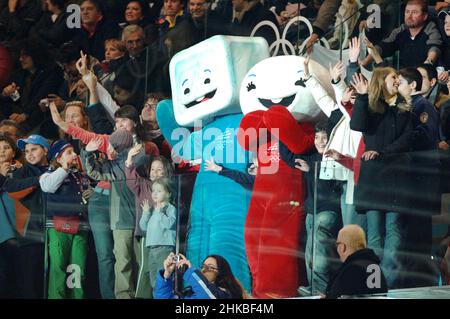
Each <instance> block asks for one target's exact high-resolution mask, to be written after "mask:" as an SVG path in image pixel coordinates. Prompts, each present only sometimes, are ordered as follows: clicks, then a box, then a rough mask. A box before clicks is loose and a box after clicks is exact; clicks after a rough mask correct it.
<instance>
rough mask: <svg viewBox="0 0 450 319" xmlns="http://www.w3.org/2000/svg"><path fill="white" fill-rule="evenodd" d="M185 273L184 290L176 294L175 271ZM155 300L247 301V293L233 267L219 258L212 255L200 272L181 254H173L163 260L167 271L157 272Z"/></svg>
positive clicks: (204, 261) (207, 258)
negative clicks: (234, 273)
mask: <svg viewBox="0 0 450 319" xmlns="http://www.w3.org/2000/svg"><path fill="white" fill-rule="evenodd" d="M183 268H184V269H186V268H187V269H186V270H185V271H184V274H183V280H184V284H185V287H186V288H185V289H184V290H183V293H182V294H179V293H175V291H174V282H175V279H174V277H175V269H177V271H182V270H183ZM153 296H154V298H155V299H178V298H180V299H244V297H246V296H247V295H246V292H245V290H244V289H243V288H242V285H241V284H240V283H239V281H238V280H237V279H236V278H235V277H234V275H233V272H232V271H231V268H230V264H229V263H228V262H227V261H226V259H225V258H223V257H222V256H219V255H210V256H208V257H206V258H205V259H204V260H203V264H202V267H201V270H200V271H199V270H197V269H195V268H194V267H192V265H191V262H190V261H189V260H188V259H186V257H185V256H183V255H182V254H178V255H175V254H174V253H170V254H169V256H167V258H166V260H164V269H161V270H160V271H159V272H158V275H157V278H156V284H155V288H154V290H153Z"/></svg>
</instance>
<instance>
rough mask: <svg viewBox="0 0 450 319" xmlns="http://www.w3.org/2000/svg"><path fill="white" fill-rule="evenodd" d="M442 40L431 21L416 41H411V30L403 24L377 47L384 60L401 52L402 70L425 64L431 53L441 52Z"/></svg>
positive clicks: (417, 36)
mask: <svg viewBox="0 0 450 319" xmlns="http://www.w3.org/2000/svg"><path fill="white" fill-rule="evenodd" d="M441 45H442V38H441V34H440V32H439V29H438V27H437V26H436V24H435V23H434V22H432V21H429V22H428V23H427V24H426V25H425V26H424V27H423V28H422V30H421V31H420V32H419V34H418V35H416V37H415V38H414V39H411V34H410V33H409V29H408V28H407V27H406V26H405V24H402V25H401V26H400V27H398V28H396V29H394V30H393V31H392V32H391V34H390V35H389V36H388V37H387V38H386V39H384V40H383V41H381V43H380V44H379V45H377V46H376V48H377V49H378V52H379V53H380V55H381V56H382V57H383V58H386V57H390V56H392V55H393V54H394V53H395V52H396V51H399V60H400V68H404V67H407V66H412V67H416V66H418V65H419V64H422V63H424V62H425V60H426V59H427V56H428V52H429V51H436V52H437V53H438V54H440V52H441V49H440V47H441Z"/></svg>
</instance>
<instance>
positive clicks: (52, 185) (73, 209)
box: [39, 167, 89, 218]
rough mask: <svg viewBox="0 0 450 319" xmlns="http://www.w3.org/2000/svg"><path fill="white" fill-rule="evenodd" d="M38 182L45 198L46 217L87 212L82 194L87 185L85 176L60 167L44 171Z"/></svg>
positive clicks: (87, 181) (80, 214) (82, 214)
mask: <svg viewBox="0 0 450 319" xmlns="http://www.w3.org/2000/svg"><path fill="white" fill-rule="evenodd" d="M39 184H40V185H41V189H42V191H43V192H44V195H45V199H46V204H47V217H50V218H51V217H53V216H63V217H69V216H85V215H86V214H87V201H85V200H84V199H83V196H82V195H83V191H85V190H86V189H87V188H88V186H89V180H88V179H87V177H86V176H83V175H81V174H80V173H79V172H67V171H66V170H64V169H63V168H61V167H60V168H57V169H56V170H50V171H48V172H46V173H44V174H43V175H42V176H41V178H40V180H39Z"/></svg>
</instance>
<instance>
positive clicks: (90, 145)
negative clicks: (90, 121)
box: [86, 138, 102, 152]
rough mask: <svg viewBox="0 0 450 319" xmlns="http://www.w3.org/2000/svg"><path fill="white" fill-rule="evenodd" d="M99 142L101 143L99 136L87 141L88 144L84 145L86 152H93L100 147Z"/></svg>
mask: <svg viewBox="0 0 450 319" xmlns="http://www.w3.org/2000/svg"><path fill="white" fill-rule="evenodd" d="M101 144H102V139H101V138H96V139H93V140H91V141H90V142H89V143H88V145H86V151H87V152H95V151H97V150H98V148H99V147H100V145H101Z"/></svg>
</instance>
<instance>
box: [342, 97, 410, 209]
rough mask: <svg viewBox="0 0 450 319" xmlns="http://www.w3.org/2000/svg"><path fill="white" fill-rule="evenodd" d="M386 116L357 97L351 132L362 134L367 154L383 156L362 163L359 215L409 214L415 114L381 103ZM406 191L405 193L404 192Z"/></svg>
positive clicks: (357, 198)
mask: <svg viewBox="0 0 450 319" xmlns="http://www.w3.org/2000/svg"><path fill="white" fill-rule="evenodd" d="M382 103H383V106H384V113H375V112H373V111H371V110H370V109H369V100H368V95H358V96H357V98H356V102H355V106H354V107H353V114H352V118H351V120H350V128H351V129H353V130H355V131H360V132H362V133H363V136H364V142H365V150H366V152H367V151H376V152H378V153H379V154H380V156H378V157H377V158H375V159H373V160H369V161H365V160H362V161H361V171H360V176H359V180H358V184H357V186H356V188H355V194H354V201H355V205H356V209H357V210H358V211H360V212H365V211H367V210H381V211H391V212H403V213H408V212H410V205H411V203H410V201H411V195H412V194H411V193H410V192H408V191H407V190H408V189H410V187H411V184H412V181H413V180H412V174H411V171H410V153H409V151H410V150H411V147H412V134H413V114H412V113H411V112H409V111H401V110H400V109H399V108H398V107H397V106H389V105H387V103H386V102H382ZM405 190H406V191H405Z"/></svg>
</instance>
